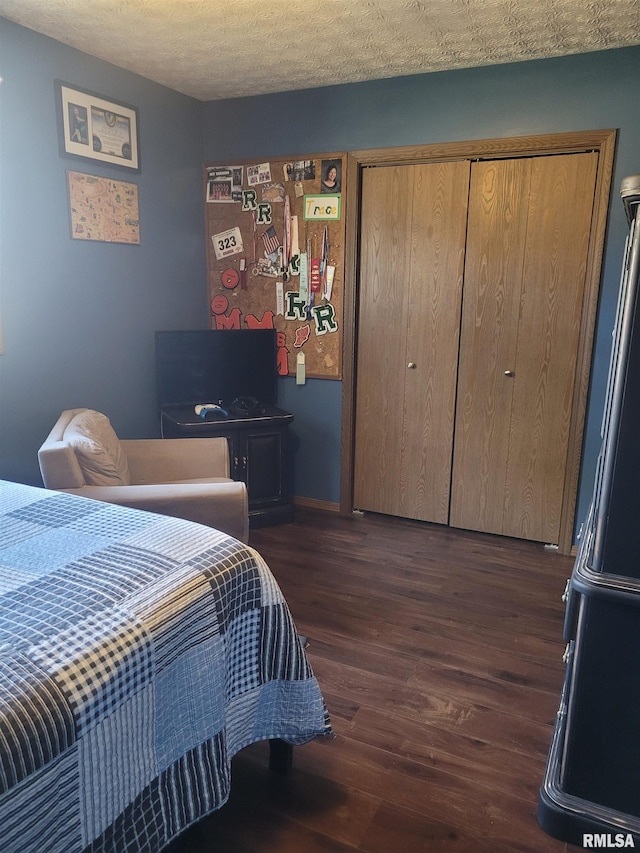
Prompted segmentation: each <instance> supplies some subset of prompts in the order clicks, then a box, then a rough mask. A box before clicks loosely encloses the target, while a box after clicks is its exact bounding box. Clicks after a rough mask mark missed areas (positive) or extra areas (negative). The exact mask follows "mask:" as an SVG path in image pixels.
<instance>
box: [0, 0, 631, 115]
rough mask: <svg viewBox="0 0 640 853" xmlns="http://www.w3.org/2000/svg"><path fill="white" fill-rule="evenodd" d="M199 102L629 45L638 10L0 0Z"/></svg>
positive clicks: (55, 34)
mask: <svg viewBox="0 0 640 853" xmlns="http://www.w3.org/2000/svg"><path fill="white" fill-rule="evenodd" d="M0 15H3V16H4V17H6V18H8V19H10V20H12V21H15V22H16V23H18V24H22V25H23V26H25V27H28V28H30V29H32V30H36V31H37V32H40V33H44V34H45V35H48V36H51V37H52V38H54V39H57V40H58V41H61V42H64V43H65V44H68V45H71V46H73V47H76V48H78V49H79V50H83V51H85V52H87V53H90V54H92V55H94V56H97V57H100V58H101V59H105V60H107V61H108V62H111V63H113V64H114V65H118V66H120V67H122V68H126V69H128V70H130V71H134V72H136V73H138V74H141V75H142V76H143V77H147V78H148V79H150V80H155V81H156V82H158V83H162V84H164V85H165V86H169V87H170V88H172V89H175V90H176V91H178V92H182V93H184V94H187V95H192V96H193V97H195V98H199V99H200V100H203V101H207V100H217V99H219V98H231V97H239V96H245V95H258V94H265V93H268V92H281V91H290V90H293V89H307V88H313V87H316V86H327V85H333V84H336V83H351V82H357V81H362V80H373V79H379V78H385V77H397V76H402V75H406V74H418V73H424V72H428V71H443V70H448V69H452V68H469V67H474V66H480V65H492V64H498V63H503V62H513V61H518V60H525V59H538V58H544V57H551V56H561V55H566V54H572V53H587V52H589V51H594V50H606V49H609V48H616V47H625V46H629V45H634V44H640V0H606V2H605V0H0Z"/></svg>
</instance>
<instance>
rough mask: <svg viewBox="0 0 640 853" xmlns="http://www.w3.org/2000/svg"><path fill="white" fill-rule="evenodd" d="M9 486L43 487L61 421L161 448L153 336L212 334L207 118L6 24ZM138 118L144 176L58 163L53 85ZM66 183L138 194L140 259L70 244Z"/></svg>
mask: <svg viewBox="0 0 640 853" xmlns="http://www.w3.org/2000/svg"><path fill="white" fill-rule="evenodd" d="M0 75H1V76H2V84H1V85H0V99H1V100H0V110H1V119H2V120H1V125H0V187H1V193H0V223H1V228H0V320H1V322H2V331H3V336H4V350H5V351H4V355H0V477H3V478H4V479H12V480H18V481H22V482H30V483H36V484H41V480H40V476H39V471H38V467H37V450H38V447H39V446H40V444H41V443H42V440H43V439H44V437H45V436H46V435H47V433H48V432H49V430H50V428H51V427H52V426H53V424H54V422H55V420H56V418H57V416H58V415H59V413H60V411H61V410H62V409H64V408H68V407H75V406H83V405H84V406H91V407H95V408H96V409H99V410H101V411H104V412H106V413H107V414H108V415H109V416H110V417H111V419H112V422H113V424H114V426H115V428H116V430H117V431H118V432H119V434H121V435H122V436H123V437H131V438H135V437H140V436H154V435H157V434H158V423H157V416H156V410H155V405H154V397H155V378H154V372H153V371H154V362H153V359H154V331H155V329H157V328H181V327H184V328H197V327H206V326H207V323H208V316H207V299H206V287H205V284H204V282H205V259H204V237H203V230H204V229H203V225H202V222H203V216H204V211H203V206H202V190H201V180H202V172H201V169H202V104H201V103H200V102H199V101H196V100H193V99H191V98H187V97H184V96H183V95H180V94H177V93H176V92H173V91H171V90H169V89H166V88H164V87H162V86H158V85H156V84H155V83H151V82H149V81H148V80H145V79H143V78H141V77H138V76H136V75H134V74H130V73H128V72H125V71H122V70H121V69H118V68H115V67H114V66H112V65H109V64H107V63H104V62H101V61H99V60H97V59H94V58H92V57H90V56H87V55H86V54H84V53H80V52H78V51H76V50H73V49H71V48H68V47H66V46H64V45H62V44H60V43H59V42H57V41H54V40H52V39H49V38H46V37H44V36H40V35H38V34H36V33H33V32H31V31H29V30H26V29H24V28H22V27H19V26H16V25H14V24H12V23H10V22H8V21H6V20H3V19H0ZM56 79H61V80H64V81H66V82H68V83H70V84H72V85H73V84H75V85H77V86H79V87H81V88H84V89H89V90H92V91H95V92H98V93H100V94H102V95H104V96H105V97H107V98H113V99H114V100H120V101H123V102H125V103H129V104H132V105H134V106H136V107H137V108H138V110H139V123H140V151H141V157H142V171H141V172H140V174H135V173H131V172H130V171H129V170H127V169H119V168H116V167H111V166H107V165H103V164H100V163H98V162H95V163H94V162H91V163H85V162H83V161H81V160H78V159H77V158H76V159H69V158H67V157H61V156H60V155H59V152H58V134H57V125H56V121H57V117H56V101H55V91H54V80H56ZM68 169H71V170H75V171H81V172H82V171H83V172H88V173H89V174H95V175H103V176H109V177H113V178H116V179H119V180H124V181H132V182H134V183H136V184H137V185H138V188H139V206H140V234H141V243H140V245H139V246H131V245H123V244H107V243H98V242H85V241H79V240H71V238H70V230H69V211H68V201H67V183H66V172H67V170H68Z"/></svg>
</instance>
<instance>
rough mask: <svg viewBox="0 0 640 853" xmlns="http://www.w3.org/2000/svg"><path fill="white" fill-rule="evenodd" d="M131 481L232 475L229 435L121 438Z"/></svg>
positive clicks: (136, 482)
mask: <svg viewBox="0 0 640 853" xmlns="http://www.w3.org/2000/svg"><path fill="white" fill-rule="evenodd" d="M120 445H121V447H122V450H123V452H124V455H125V456H126V457H127V464H128V466H129V473H130V474H131V482H132V484H138V485H142V484H149V483H167V482H171V481H175V480H196V479H200V478H203V477H209V478H210V477H227V478H228V477H229V445H228V443H227V439H226V438H165V439H158V438H151V439H128V440H127V439H122V440H121V441H120Z"/></svg>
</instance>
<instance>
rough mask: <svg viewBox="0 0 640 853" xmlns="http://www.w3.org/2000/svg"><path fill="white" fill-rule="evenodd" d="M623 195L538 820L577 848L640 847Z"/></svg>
mask: <svg viewBox="0 0 640 853" xmlns="http://www.w3.org/2000/svg"><path fill="white" fill-rule="evenodd" d="M621 197H622V201H623V204H624V207H625V211H626V215H627V220H628V222H629V234H628V236H627V241H626V247H625V254H624V260H623V264H622V275H621V282H620V292H619V298H618V309H617V315H616V319H615V323H614V329H613V340H612V352H611V361H610V367H609V379H608V383H607V394H606V400H605V407H604V413H603V418H602V430H601V437H602V444H601V450H600V455H599V458H598V467H597V472H596V480H595V485H594V493H593V499H592V502H591V506H590V510H589V516H588V519H587V521H586V523H585V524H584V526H583V529H582V531H581V534H580V546H579V550H578V556H577V559H576V562H575V565H574V567H573V572H572V574H571V578H570V579H569V581H568V584H567V589H566V591H565V601H566V614H565V625H564V639H565V642H566V643H567V647H566V653H565V659H566V661H567V671H566V676H565V683H564V688H563V691H562V696H561V699H560V707H559V710H558V714H557V718H556V723H555V727H554V732H553V738H552V742H551V747H550V750H549V756H548V759H547V766H546V769H545V775H544V779H543V783H542V786H541V789H540V796H539V800H538V820H539V822H540V825H541V826H542V828H543V829H544V830H545V831H547V832H548V833H549V834H550V835H553V836H555V837H556V838H559V839H561V840H563V841H568V842H570V843H572V844H576V845H583V843H585V844H586V845H587V846H635V847H639V846H640V721H639V720H638V719H637V717H638V714H639V713H640V666H639V665H638V664H639V662H640V301H639V299H638V295H639V294H638V290H639V286H638V272H639V268H640V175H636V176H632V177H629V178H625V180H624V181H623V182H622V186H621ZM585 834H589V835H590V836H591V839H585V838H584V835H585ZM594 836H598V839H597V842H598V843H596V839H594ZM605 842H606V843H605Z"/></svg>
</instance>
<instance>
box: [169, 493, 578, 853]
mask: <svg viewBox="0 0 640 853" xmlns="http://www.w3.org/2000/svg"><path fill="white" fill-rule="evenodd" d="M251 544H252V545H253V546H254V547H255V548H257V549H258V550H259V551H260V552H261V553H262V555H263V556H264V557H265V559H266V560H267V562H268V564H269V565H270V567H271V570H272V571H273V573H274V575H275V576H276V578H277V579H278V581H279V583H280V586H281V587H282V590H283V592H284V594H285V596H286V598H287V600H288V602H289V607H290V609H291V611H292V613H293V616H294V619H295V621H296V625H297V627H298V630H299V632H300V633H301V634H304V635H306V636H307V637H309V641H310V646H309V649H308V655H309V660H310V662H311V664H312V666H313V668H314V672H315V674H316V676H317V677H318V680H319V682H320V685H321V688H322V690H323V694H324V697H325V700H326V703H327V706H328V709H329V712H330V714H331V718H332V722H333V727H334V731H335V738H334V739H333V740H323V741H314V742H313V743H310V744H307V745H305V746H302V747H297V748H296V749H295V751H294V766H293V770H292V772H291V774H290V775H289V776H288V777H282V778H281V777H278V776H276V775H275V774H272V773H270V772H269V771H268V769H267V761H268V747H267V746H266V745H265V744H256V745H255V746H252V747H249V748H248V749H247V750H245V751H243V752H242V753H241V754H240V755H239V756H237V757H236V759H234V763H233V787H232V793H231V797H230V800H229V802H228V803H227V805H225V806H224V807H223V808H222V809H221V810H220V811H218V812H216V813H215V814H213V815H212V816H210V817H208V818H206V819H205V820H203V821H201V822H200V823H199V824H198V825H197V826H195V827H192V828H191V829H190V830H189V831H188V832H187V833H185V835H184V836H183V837H182V838H180V839H178V841H177V842H174V844H173V845H171V847H170V848H168V850H169V851H170V853H252V851H260V853H320V851H335V853H341V851H344V852H345V853H346V851H363V853H422V851H465V853H467V851H468V853H501V851H531V853H544V851H549V853H553V852H554V851H558V853H561V851H565V850H577V849H578V848H573V847H571V846H568V845H565V844H564V843H563V842H560V841H557V840H554V839H552V838H550V837H549V836H547V835H546V834H545V833H544V832H543V831H542V829H540V827H539V826H538V824H537V822H536V817H535V812H536V804H537V797H538V788H539V785H540V782H541V779H542V774H543V769H544V763H545V759H546V754H547V750H548V747H549V742H550V738H551V732H552V725H553V721H554V717H555V714H556V711H557V707H558V701H559V696H560V690H561V685H562V679H563V674H564V665H563V663H562V654H563V651H564V644H563V641H562V621H563V614H564V605H563V603H562V601H561V595H562V592H563V590H564V586H565V582H566V579H567V578H568V577H569V575H570V573H571V568H572V564H573V560H572V559H570V558H566V557H562V556H559V555H558V554H557V553H555V552H553V551H549V550H545V549H544V548H543V547H542V546H541V545H537V544H533V543H529V542H521V541H518V540H512V539H502V538H499V537H493V536H488V535H483V534H475V533H468V532H464V531H455V530H451V529H448V528H446V527H440V526H436V525H427V524H421V523H417V522H407V521H401V520H398V519H390V518H380V517H375V516H365V517H364V518H355V517H354V518H349V519H344V518H341V517H339V516H337V515H336V514H333V513H326V512H321V511H318V510H311V509H306V508H300V509H298V511H297V515H296V521H295V523H294V524H288V525H282V526H280V527H272V528H265V529H262V530H256V531H252V534H251Z"/></svg>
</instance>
